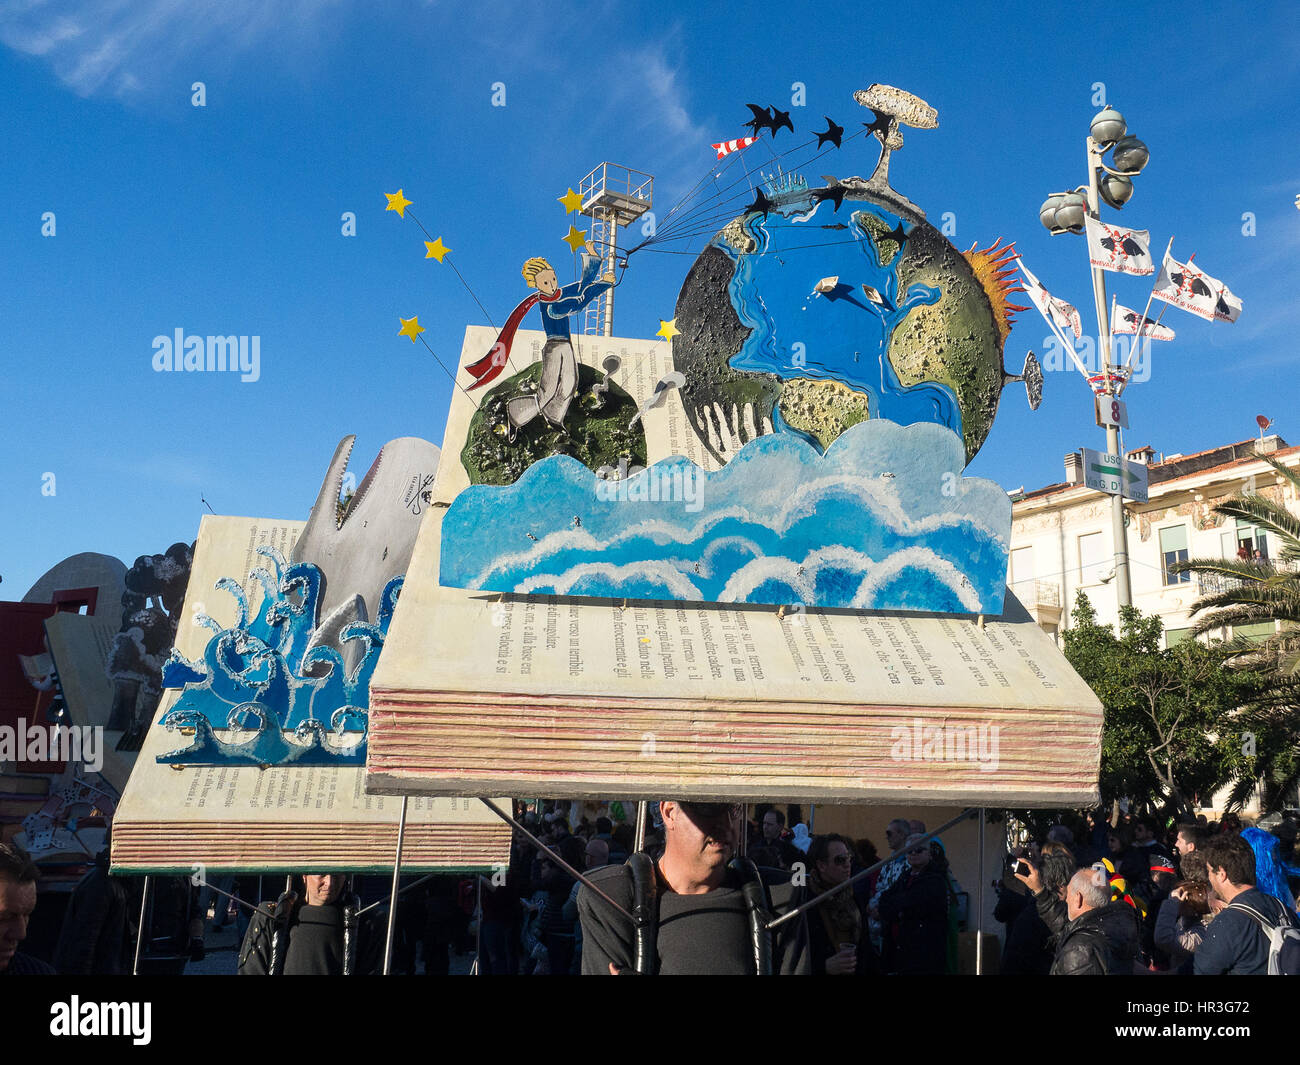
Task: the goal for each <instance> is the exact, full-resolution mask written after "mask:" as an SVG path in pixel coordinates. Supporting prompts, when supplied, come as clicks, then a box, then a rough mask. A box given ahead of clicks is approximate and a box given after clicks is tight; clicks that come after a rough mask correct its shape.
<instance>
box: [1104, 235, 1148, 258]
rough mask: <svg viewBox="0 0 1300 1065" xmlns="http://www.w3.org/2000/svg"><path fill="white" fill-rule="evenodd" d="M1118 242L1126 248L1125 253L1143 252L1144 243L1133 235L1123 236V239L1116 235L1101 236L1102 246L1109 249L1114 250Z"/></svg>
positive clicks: (1137, 253)
mask: <svg viewBox="0 0 1300 1065" xmlns="http://www.w3.org/2000/svg"><path fill="white" fill-rule="evenodd" d="M1116 244H1118V245H1119V246H1120V247H1121V248H1122V249H1123V250H1124V254H1125V255H1141V254H1142V245H1141V244H1139V243H1138V242H1137V241H1136V240H1134V239H1133V238H1132V237H1123V238H1122V239H1121V238H1116V237H1102V238H1101V246H1102V247H1103V248H1105V249H1106V250H1107V251H1114V250H1115V245H1116Z"/></svg>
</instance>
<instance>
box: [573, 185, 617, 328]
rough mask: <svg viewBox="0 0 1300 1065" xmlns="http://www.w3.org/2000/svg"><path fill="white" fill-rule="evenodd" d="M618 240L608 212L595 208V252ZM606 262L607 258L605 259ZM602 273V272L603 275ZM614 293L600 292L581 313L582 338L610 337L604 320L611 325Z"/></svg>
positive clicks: (592, 235) (593, 221)
mask: <svg viewBox="0 0 1300 1065" xmlns="http://www.w3.org/2000/svg"><path fill="white" fill-rule="evenodd" d="M617 238H618V226H617V225H616V224H615V225H611V224H610V220H609V211H607V210H605V209H603V208H597V209H596V210H595V211H593V212H592V215H591V243H592V244H594V245H595V246H596V248H597V250H604V249H605V248H607V247H609V246H611V245H613V244H615V243H616V242H617ZM606 261H608V258H607V259H606ZM603 272H604V271H602V273H603ZM613 295H614V291H613V289H610V290H608V291H605V292H602V293H601V294H600V295H599V296H597V297H596V298H595V299H594V300H592V301H591V302H590V303H588V304H587V309H586V310H585V311H584V312H583V315H584V318H583V323H582V332H583V335H584V336H589V337H598V336H610V335H612V332H613V331H612V328H611V329H610V330H608V331H607V330H606V329H605V319H606V318H608V319H610V322H611V325H612V322H613V318H614V311H613V307H612V306H611V304H612V303H613V299H612V297H613Z"/></svg>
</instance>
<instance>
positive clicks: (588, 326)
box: [578, 163, 655, 337]
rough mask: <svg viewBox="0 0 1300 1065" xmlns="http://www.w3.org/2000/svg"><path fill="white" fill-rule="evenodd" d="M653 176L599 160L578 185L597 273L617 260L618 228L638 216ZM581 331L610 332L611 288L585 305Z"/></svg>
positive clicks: (648, 195)
mask: <svg viewBox="0 0 1300 1065" xmlns="http://www.w3.org/2000/svg"><path fill="white" fill-rule="evenodd" d="M654 184H655V179H654V178H653V177H652V176H651V175H649V174H643V173H641V172H640V171H639V170H631V169H629V168H628V167H626V166H619V165H617V164H616V163H601V164H600V166H598V167H596V169H595V170H593V171H592V172H591V173H590V174H588V175H587V176H586V177H585V178H583V179H582V181H581V183H579V185H578V194H579V195H580V196H581V197H582V206H581V207H579V208H578V212H579V213H580V214H584V215H586V216H587V217H588V218H590V219H591V235H590V238H589V239H590V240H591V243H592V244H594V245H595V246H596V248H597V249H598V250H600V251H601V252H602V253H603V254H602V265H603V269H602V270H601V273H612V272H613V270H614V267H615V264H616V263H617V262H618V258H619V256H618V254H617V252H616V245H617V244H618V231H619V227H621V226H626V225H629V224H630V223H632V222H634V221H636V220H637V219H638V218H640V217H641V216H642V215H643V214H645V213H646V211H648V210H650V205H651V203H652V202H653V200H654ZM582 332H583V334H584V335H585V336H607V337H608V336H613V335H614V290H613V289H610V290H609V291H608V292H603V293H601V295H600V297H599V298H598V299H594V300H592V301H591V303H589V304H588V305H587V309H586V311H585V312H584V318H583V325H582Z"/></svg>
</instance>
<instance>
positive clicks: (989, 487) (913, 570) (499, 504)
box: [439, 420, 1011, 614]
mask: <svg viewBox="0 0 1300 1065" xmlns="http://www.w3.org/2000/svg"><path fill="white" fill-rule="evenodd" d="M965 461H966V456H965V449H964V447H963V445H962V442H961V439H960V438H959V437H958V436H957V435H956V434H955V433H953V432H952V431H951V430H949V429H947V428H945V427H943V426H941V425H935V424H932V423H918V424H914V425H908V426H899V425H896V424H894V423H893V422H889V421H884V420H873V421H867V422H862V423H860V424H858V425H856V426H854V427H853V428H851V429H849V430H848V431H847V432H846V433H844V434H843V435H842V436H840V437H839V438H838V439H837V440H835V442H834V443H832V444H831V446H830V447H829V448H827V449H826V453H825V454H824V455H822V454H818V453H817V450H816V449H815V448H813V447H812V446H811V445H809V444H807V443H805V442H803V441H802V440H800V439H798V438H796V437H794V436H792V435H791V434H786V433H778V434H772V435H768V436H762V437H759V438H758V439H757V440H754V441H751V442H750V443H749V444H747V445H746V446H745V447H744V448H742V449H741V450H740V451H739V452H738V453H737V454H736V455H735V456H734V457H733V458H732V459H731V461H730V462H729V463H728V464H727V465H726V466H724V467H723V468H722V469H720V470H717V471H715V472H713V473H706V472H705V471H703V470H701V469H700V468H699V467H697V466H695V465H694V464H693V463H691V462H690V461H689V460H687V459H684V458H681V457H680V456H675V457H673V458H670V459H666V460H664V461H663V462H659V463H656V464H655V465H654V466H652V467H651V468H650V469H648V470H644V471H641V472H636V473H633V474H632V475H631V476H629V477H627V478H625V479H624V480H621V481H612V480H606V479H602V478H601V477H598V476H597V474H595V473H593V472H592V471H591V470H589V469H587V468H586V467H585V466H583V465H582V464H581V463H579V462H577V461H576V460H574V459H571V458H567V457H565V456H553V457H551V458H548V459H545V460H543V461H541V462H538V463H534V464H533V465H532V466H531V467H530V468H529V469H528V470H527V471H526V472H525V473H524V475H523V476H522V477H521V478H520V479H519V480H518V481H517V482H516V483H515V484H513V485H510V486H507V487H494V486H488V485H475V486H473V487H470V488H467V489H465V490H464V491H463V492H461V494H460V495H459V496H457V497H456V499H455V501H454V502H453V503H452V505H451V506H450V507H449V508H448V510H447V514H446V516H445V517H444V519H443V524H442V556H441V558H442V561H441V569H440V573H439V579H440V581H441V583H442V584H444V585H446V586H450V587H462V588H472V589H480V590H486V591H500V592H516V593H520V594H529V593H533V594H558V595H573V596H593V597H602V598H624V597H626V598H648V599H680V600H688V601H703V602H720V603H794V602H799V603H804V604H806V605H809V606H826V607H851V608H856V609H873V610H903V611H941V612H947V613H977V612H979V613H987V614H999V613H1001V611H1002V599H1003V594H1004V591H1005V588H1006V574H1007V552H1008V546H1007V545H1008V541H1009V539H1010V531H1011V503H1010V501H1009V500H1008V498H1007V495H1006V493H1005V492H1003V491H1002V489H1001V488H1000V487H998V485H997V484H995V483H994V482H992V481H986V480H981V479H978V478H970V477H962V476H961V470H962V468H963V467H964V465H965Z"/></svg>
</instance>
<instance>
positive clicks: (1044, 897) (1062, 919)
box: [1002, 843, 1078, 976]
mask: <svg viewBox="0 0 1300 1065" xmlns="http://www.w3.org/2000/svg"><path fill="white" fill-rule="evenodd" d="M1077 868H1078V866H1077V865H1076V864H1075V861H1074V854H1073V853H1072V852H1071V851H1070V849H1069V847H1067V846H1065V845H1064V844H1062V843H1048V844H1047V845H1046V846H1045V847H1044V848H1043V852H1042V856H1041V857H1040V858H1039V859H1038V861H1037V864H1035V862H1034V860H1033V859H1032V858H1031V857H1030V856H1029V855H1028V854H1025V855H1024V856H1023V857H1019V858H1015V859H1013V860H1012V863H1011V874H1012V876H1013V877H1014V878H1015V879H1016V880H1018V881H1020V882H1021V883H1022V884H1024V885H1025V887H1026V888H1028V889H1029V896H1030V900H1031V901H1030V904H1029V905H1027V906H1025V908H1024V909H1023V910H1022V911H1021V912H1020V913H1019V914H1017V915H1016V918H1015V920H1014V921H1012V922H1011V925H1010V926H1009V927H1008V929H1007V942H1006V947H1005V949H1004V951H1003V955H1002V972H1003V973H1004V974H1006V975H1016V974H1022V975H1033V976H1046V975H1047V974H1048V973H1049V972H1050V971H1051V968H1052V960H1053V959H1054V958H1055V957H1056V942H1057V936H1058V935H1059V934H1060V932H1061V930H1062V929H1063V928H1064V927H1065V925H1066V924H1067V923H1068V920H1069V918H1068V916H1067V914H1066V909H1065V888H1066V885H1067V884H1069V882H1070V877H1072V876H1073V875H1074V873H1075V870H1076V869H1077Z"/></svg>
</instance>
